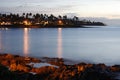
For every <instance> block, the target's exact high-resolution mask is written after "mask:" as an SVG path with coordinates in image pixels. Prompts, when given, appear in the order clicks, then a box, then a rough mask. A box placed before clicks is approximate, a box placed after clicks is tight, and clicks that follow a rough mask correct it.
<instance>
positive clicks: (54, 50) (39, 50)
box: [0, 28, 120, 64]
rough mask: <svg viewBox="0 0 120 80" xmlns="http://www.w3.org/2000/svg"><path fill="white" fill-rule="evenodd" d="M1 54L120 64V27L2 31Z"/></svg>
mask: <svg viewBox="0 0 120 80" xmlns="http://www.w3.org/2000/svg"><path fill="white" fill-rule="evenodd" d="M0 52H4V53H13V54H19V55H24V56H35V57H59V58H67V59H71V60H85V61H90V62H95V63H102V62H104V63H107V64H113V63H117V64H119V60H120V58H119V57H120V28H82V29H81V28H58V29H57V28H50V29H48V28H42V29H31V30H30V29H28V28H24V29H7V30H4V29H0Z"/></svg>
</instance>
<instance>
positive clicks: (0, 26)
mask: <svg viewBox="0 0 120 80" xmlns="http://www.w3.org/2000/svg"><path fill="white" fill-rule="evenodd" d="M87 26H89V27H87ZM91 26H106V25H94V24H93V25H46V26H41V25H0V28H94V27H91Z"/></svg>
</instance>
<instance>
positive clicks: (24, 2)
mask: <svg viewBox="0 0 120 80" xmlns="http://www.w3.org/2000/svg"><path fill="white" fill-rule="evenodd" d="M119 8H120V0H0V13H10V12H12V13H23V12H32V13H47V14H55V15H58V14H60V15H65V14H67V15H76V16H79V17H104V18H109V19H116V18H120V9H119Z"/></svg>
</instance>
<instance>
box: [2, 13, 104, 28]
mask: <svg viewBox="0 0 120 80" xmlns="http://www.w3.org/2000/svg"><path fill="white" fill-rule="evenodd" d="M86 25H88V26H105V24H104V23H102V22H95V21H90V20H86V19H83V20H81V19H79V17H77V16H74V17H73V18H68V17H67V15H64V16H61V15H59V16H57V17H56V16H54V15H53V14H51V15H47V14H39V13H36V14H32V13H22V14H21V15H20V14H12V13H10V14H0V27H13V28H18V27H21V28H22V27H23V28H24V27H33V28H58V27H63V28H67V27H68V28H69V27H71V28H74V27H81V28H82V27H84V26H86Z"/></svg>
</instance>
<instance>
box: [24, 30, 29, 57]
mask: <svg viewBox="0 0 120 80" xmlns="http://www.w3.org/2000/svg"><path fill="white" fill-rule="evenodd" d="M28 31H29V29H28V28H24V40H23V41H24V44H23V50H24V51H23V52H24V55H25V56H26V57H28V53H29V36H28Z"/></svg>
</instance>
